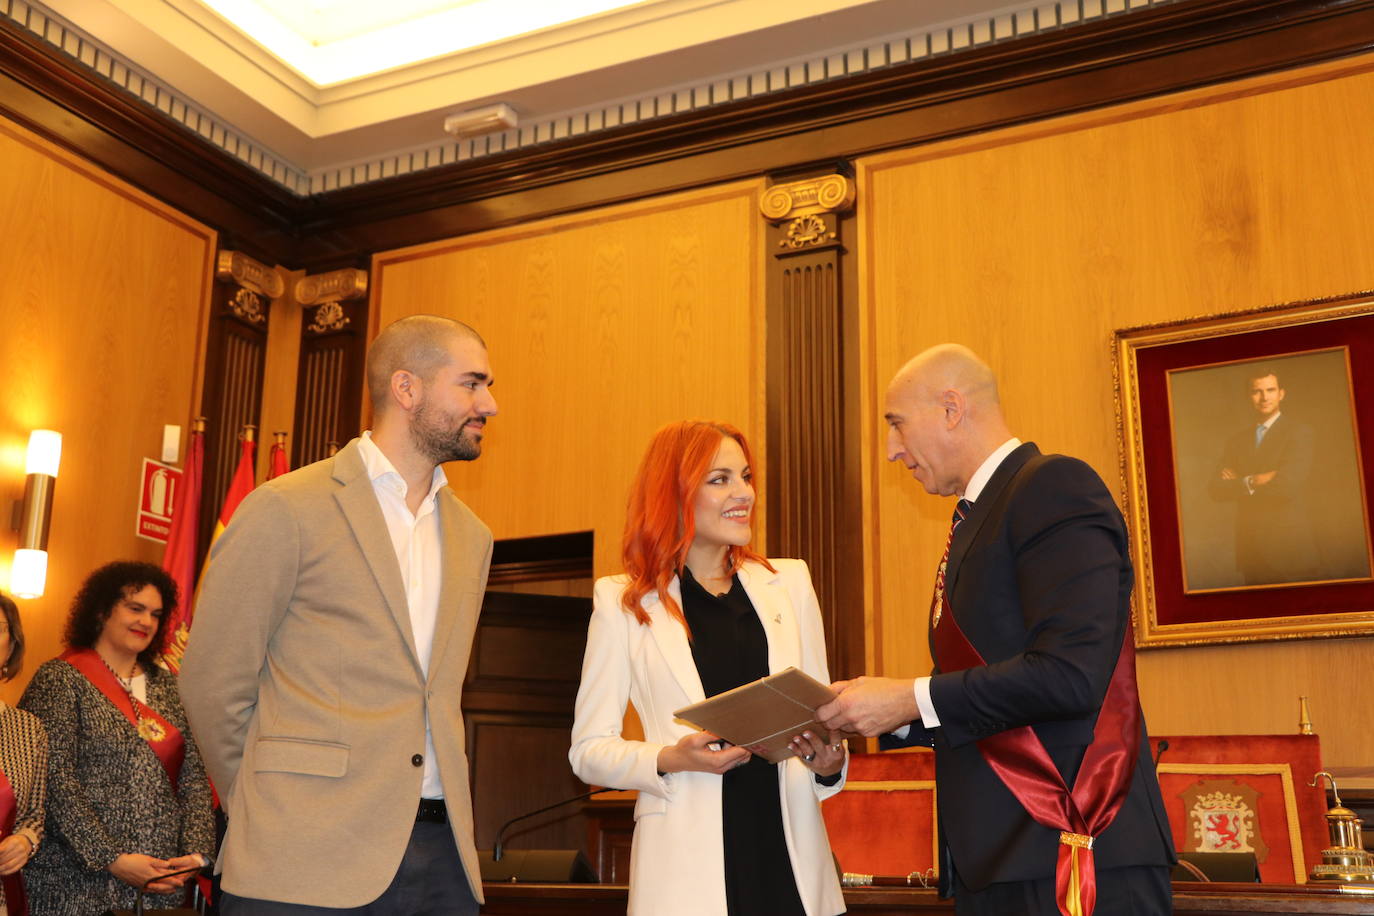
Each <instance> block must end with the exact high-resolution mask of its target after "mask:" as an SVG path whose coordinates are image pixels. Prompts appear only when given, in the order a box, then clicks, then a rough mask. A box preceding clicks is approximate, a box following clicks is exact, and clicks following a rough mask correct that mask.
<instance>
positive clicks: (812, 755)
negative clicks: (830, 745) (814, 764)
mask: <svg viewBox="0 0 1374 916" xmlns="http://www.w3.org/2000/svg"><path fill="white" fill-rule="evenodd" d="M815 759H816V755H815V753H814V752H813V753H810V754H802V760H805V761H806V762H807V763H810V762H811V761H813V760H815Z"/></svg>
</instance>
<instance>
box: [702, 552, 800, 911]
mask: <svg viewBox="0 0 1374 916" xmlns="http://www.w3.org/2000/svg"><path fill="white" fill-rule="evenodd" d="M682 612H683V614H684V615H685V616H686V618H687V626H688V627H690V628H691V631H692V660H693V661H695V662H696V666H697V674H699V675H700V676H701V686H702V689H703V690H704V691H705V693H706V696H708V697H712V696H715V695H716V694H718V693H724V692H725V691H727V690H732V689H734V688H735V687H739V686H741V685H744V684H748V683H750V682H751V681H756V680H758V679H759V678H761V677H767V675H768V635H767V634H766V633H765V632H764V629H763V624H762V623H760V622H759V615H758V614H757V613H755V611H754V605H753V604H751V603H750V601H749V596H748V595H747V594H746V593H745V591H744V586H743V585H741V584H740V581H739V577H738V576H735V577H734V579H733V580H732V581H731V584H730V591H729V592H728V593H727V594H724V595H712V594H710V593H709V592H707V591H706V589H704V588H702V587H701V585H700V584H699V583H698V582H697V580H696V579H694V578H693V577H692V573H691V570H687V569H684V570H683V575H682ZM721 780H722V784H721V824H722V826H723V828H724V838H723V839H724V843H723V848H724V850H725V900H726V903H727V904H728V906H729V914H730V916H794V914H795V916H805V913H806V910H805V908H803V906H802V902H801V897H800V895H799V894H798V893H797V881H796V878H795V877H793V875H792V860H791V858H790V857H789V856H788V854H787V841H786V839H785V837H784V835H783V828H782V801H781V785H780V780H781V771H780V770H779V768H778V767H777V766H775V765H774V764H771V763H769V762H768V761H767V760H764V759H763V758H762V757H750V758H749V762H748V763H746V764H745V765H744V766H742V767H737V768H735V769H733V770H730V771H729V772H728V773H726V774H725V775H724V776H722V777H721Z"/></svg>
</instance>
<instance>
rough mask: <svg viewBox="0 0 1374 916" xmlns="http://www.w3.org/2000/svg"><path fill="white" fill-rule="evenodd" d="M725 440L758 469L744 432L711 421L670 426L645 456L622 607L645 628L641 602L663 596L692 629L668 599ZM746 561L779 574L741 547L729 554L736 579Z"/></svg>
mask: <svg viewBox="0 0 1374 916" xmlns="http://www.w3.org/2000/svg"><path fill="white" fill-rule="evenodd" d="M723 438H730V439H734V440H735V441H736V442H738V443H739V447H740V449H741V450H742V451H743V452H744V460H745V462H746V463H747V464H748V465H749V467H751V468H752V467H753V466H754V455H753V453H752V452H751V451H750V450H749V443H748V442H747V441H746V440H745V438H744V433H742V432H740V431H739V430H738V429H736V428H735V427H733V426H731V425H729V424H728V423H714V422H710V421H707V420H683V421H681V422H678V423H669V424H668V425H667V426H664V427H663V428H662V429H660V430H659V431H658V432H656V433H654V437H653V438H652V439H650V440H649V448H648V450H646V451H645V452H644V460H643V461H641V462H640V464H639V471H638V473H636V474H635V479H634V483H633V484H632V485H631V487H630V506H629V512H628V513H627V515H626V518H625V539H624V542H623V544H622V546H621V559H622V560H623V561H624V563H625V573H626V575H627V576H629V579H630V582H629V584H628V585H627V586H626V587H625V591H624V592H623V593H622V594H621V597H620V603H621V605H622V606H623V607H624V608H625V610H626V612H628V613H630V614H633V615H634V618H635V619H636V620H638V621H639V622H640V623H642V624H646V625H647V624H648V623H649V615H648V613H647V612H645V610H644V608H643V606H642V605H641V603H640V602H641V601H642V600H643V599H644V596H645V595H648V594H649V593H650V592H658V597H659V600H660V601H662V602H663V606H664V607H666V608H667V609H668V613H669V614H670V615H672V616H673V618H674V619H676V620H677V621H679V622H680V623H681V624H682V625H683V626H684V627H686V626H687V618H686V617H685V616H684V615H683V613H682V608H681V607H679V606H678V603H677V602H676V601H674V600H673V599H672V596H671V595H669V594H668V584H669V583H670V582H672V580H673V577H674V576H676V575H678V574H679V573H681V572H682V568H683V567H684V566H685V565H686V563H687V549H688V548H689V547H691V546H692V540H693V538H695V537H696V512H695V511H694V510H693V507H692V501H693V500H694V499H695V498H696V494H697V490H698V489H699V488H700V487H701V484H702V481H703V480H705V478H706V472H707V471H708V470H709V469H710V467H711V459H712V458H714V457H715V456H716V451H717V450H718V449H719V448H720V443H721V439H723ZM756 479H757V475H756ZM745 560H754V561H756V562H759V563H762V564H763V565H764V566H767V567H768V569H770V570H773V567H772V566H771V565H770V564H769V563H768V561H767V560H766V559H765V558H764V557H763V556H762V555H761V554H758V553H756V552H754V551H753V550H750V549H749V548H748V547H741V546H737V545H735V546H731V547H730V548H729V549H728V550H727V552H726V565H727V567H728V569H729V573H730V575H734V574H735V573H736V572H738V571H739V568H740V566H741V565H742V564H743V563H744V561H745ZM773 571H775V572H776V570H773Z"/></svg>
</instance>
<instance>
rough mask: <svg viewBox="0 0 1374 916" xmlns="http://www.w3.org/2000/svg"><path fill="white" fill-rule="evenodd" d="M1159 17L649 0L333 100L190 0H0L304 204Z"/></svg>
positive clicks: (971, 0)
mask: <svg viewBox="0 0 1374 916" xmlns="http://www.w3.org/2000/svg"><path fill="white" fill-rule="evenodd" d="M1169 2H1172V0H1050V2H1043V0H1019V2H1018V0H1011V2H1010V4H1008V0H922V2H921V3H920V4H912V2H911V0H651V2H644V3H639V4H635V5H633V6H631V7H628V8H625V9H623V10H620V11H617V12H614V13H608V14H605V15H602V16H595V17H590V18H589V19H586V20H581V21H576V22H572V23H568V24H566V25H564V26H559V27H555V28H551V29H548V30H543V31H541V32H537V33H532V34H530V35H526V36H521V37H518V38H513V39H509V40H506V41H501V42H495V43H493V44H491V45H488V46H483V47H479V48H475V49H472V50H470V51H467V52H461V53H454V54H450V55H446V56H444V57H442V58H439V59H436V60H430V61H425V62H422V63H419V64H415V65H413V66H409V67H404V68H400V69H397V70H393V71H388V72H385V73H380V74H377V75H375V76H372V77H367V78H362V79H358V80H354V81H350V82H348V83H346V84H341V85H339V86H333V87H328V88H321V87H316V86H313V85H312V84H309V83H308V82H307V81H305V80H304V79H302V78H301V77H299V76H298V75H296V74H294V73H293V72H291V71H290V70H289V69H288V68H286V67H285V66H284V65H283V64H281V63H280V62H279V61H277V60H276V59H275V58H272V57H271V56H270V55H269V54H268V53H267V52H266V51H264V50H262V49H261V48H259V47H257V46H256V45H255V44H253V43H252V42H251V41H249V40H248V39H247V38H245V37H244V36H242V35H240V34H239V33H238V32H236V31H235V30H234V29H232V28H230V27H228V26H227V25H226V24H225V23H223V22H222V21H221V20H220V19H219V18H218V17H217V16H216V15H215V14H214V13H212V12H210V11H209V10H208V9H207V8H205V7H204V6H202V5H201V3H200V2H199V0H41V2H40V0H0V17H8V18H10V19H11V20H13V21H15V22H17V23H20V24H21V25H23V26H24V27H26V28H27V29H28V30H29V31H31V32H32V33H33V34H35V35H37V36H39V37H40V38H42V39H43V40H44V41H46V42H48V43H49V44H51V45H53V46H55V47H57V48H59V49H61V50H62V51H64V52H65V53H67V54H69V55H70V56H72V57H73V58H75V59H76V60H78V61H80V62H81V63H82V64H84V65H85V66H87V67H89V68H91V69H92V70H93V71H94V72H95V73H97V74H99V75H100V76H102V77H104V78H106V79H108V80H109V81H111V82H112V83H114V84H116V85H118V86H121V87H123V88H124V89H126V90H127V91H128V92H129V93H131V94H132V95H134V96H135V97H137V98H139V99H142V100H143V101H144V102H145V103H146V104H148V105H150V106H153V107H156V108H158V109H159V110H160V111H162V112H163V113H164V114H166V115H167V116H169V117H171V118H172V119H174V120H178V121H181V122H182V123H183V124H184V125H185V126H186V127H187V128H188V129H190V130H192V131H193V132H196V133H199V134H200V135H201V136H203V137H205V138H206V140H207V141H208V142H210V143H211V144H212V145H214V146H217V147H219V148H220V149H221V150H223V151H224V152H225V153H226V154H227V155H230V156H233V157H235V158H237V159H239V160H241V161H243V162H246V163H248V164H249V165H250V166H252V167H254V168H257V169H259V170H260V171H262V172H263V173H264V174H266V175H268V176H269V177H270V178H272V179H273V180H275V181H277V182H279V183H281V184H282V185H284V186H285V187H287V188H288V189H290V190H291V191H293V192H295V193H298V194H302V195H306V194H312V193H320V192H326V191H334V190H339V189H341V188H347V187H351V186H354V185H358V184H365V183H368V182H372V181H377V180H381V179H388V178H393V177H396V176H398V175H405V174H409V173H412V172H417V171H422V170H425V169H429V168H435V167H439V166H444V165H448V164H451V163H454V162H465V161H468V160H475V159H481V158H485V157H487V156H492V155H499V154H503V153H511V152H514V151H517V150H522V149H527V148H530V147H534V146H539V145H542V144H545V143H548V142H551V141H558V140H561V139H564V138H568V137H576V136H581V135H584V134H592V133H597V132H599V131H603V130H614V129H617V128H619V127H621V126H623V125H628V124H637V123H642V122H645V121H649V120H654V119H658V118H664V117H670V116H674V115H679V114H683V113H685V112H699V111H701V110H703V109H706V108H710V107H714V106H719V105H729V104H733V103H735V102H738V101H741V100H745V99H756V98H759V97H761V96H766V95H771V94H776V93H779V92H786V91H789V90H793V89H797V88H800V87H803V86H813V85H815V84H817V83H821V82H826V81H830V80H835V79H841V80H843V79H848V78H851V77H854V76H857V75H859V74H863V73H869V72H876V71H879V70H883V69H886V68H889V67H893V66H902V65H905V64H907V63H910V62H913V61H917V60H925V59H931V58H936V57H943V56H955V55H960V54H964V53H967V52H968V51H969V50H972V49H977V48H980V47H984V46H987V45H990V44H996V43H1000V42H1006V41H1016V40H1024V39H1025V38H1027V37H1028V36H1032V35H1036V34H1043V33H1048V32H1053V31H1059V30H1064V29H1073V28H1079V27H1082V26H1083V25H1084V24H1087V23H1092V22H1095V21H1099V20H1102V19H1104V18H1113V17H1120V16H1125V15H1136V14H1138V13H1139V12H1141V11H1143V10H1146V9H1149V8H1150V7H1152V6H1156V5H1161V4H1165V3H1169ZM72 17H74V18H76V19H77V20H79V21H78V22H73V21H71V19H72ZM92 30H94V35H93V34H92ZM106 39H108V41H107V40H106ZM112 44H113V45H114V46H113V47H112ZM589 61H592V62H594V63H593V64H591V65H589V63H588V62H589ZM144 64H146V66H144ZM153 69H155V70H156V72H152V70H153ZM627 91H628V92H627ZM494 102H502V103H507V104H510V105H513V106H514V107H515V109H516V110H517V111H519V112H520V114H521V124H520V126H519V127H518V128H513V129H510V130H507V131H503V132H501V133H497V134H490V135H487V136H482V137H476V138H469V139H454V138H451V137H448V136H445V135H444V134H443V133H442V132H441V131H440V124H441V123H442V122H443V119H444V116H445V115H446V114H449V113H451V112H452V111H454V110H455V108H456V107H478V106H481V105H484V104H489V103H494ZM245 128H251V129H245Z"/></svg>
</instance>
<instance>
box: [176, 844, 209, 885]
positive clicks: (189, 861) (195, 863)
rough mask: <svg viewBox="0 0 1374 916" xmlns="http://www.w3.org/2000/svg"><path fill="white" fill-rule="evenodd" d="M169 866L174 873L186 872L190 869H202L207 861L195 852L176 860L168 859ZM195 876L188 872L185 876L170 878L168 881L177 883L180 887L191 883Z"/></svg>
mask: <svg viewBox="0 0 1374 916" xmlns="http://www.w3.org/2000/svg"><path fill="white" fill-rule="evenodd" d="M167 866H168V867H169V868H171V869H172V871H185V870H186V869H188V868H195V869H201V868H204V867H205V860H204V859H202V858H201V857H200V854H199V853H194V852H193V853H190V854H189V855H184V856H177V857H176V858H175V859H168V860H167ZM195 876H196V873H195V872H193V871H188V872H186V874H184V875H177V876H176V877H174V878H168V879H167V880H168V881H175V882H176V883H177V884H179V885H180V884H185V883H186V882H187V881H190V880H191V879H192V878H194V877H195Z"/></svg>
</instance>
